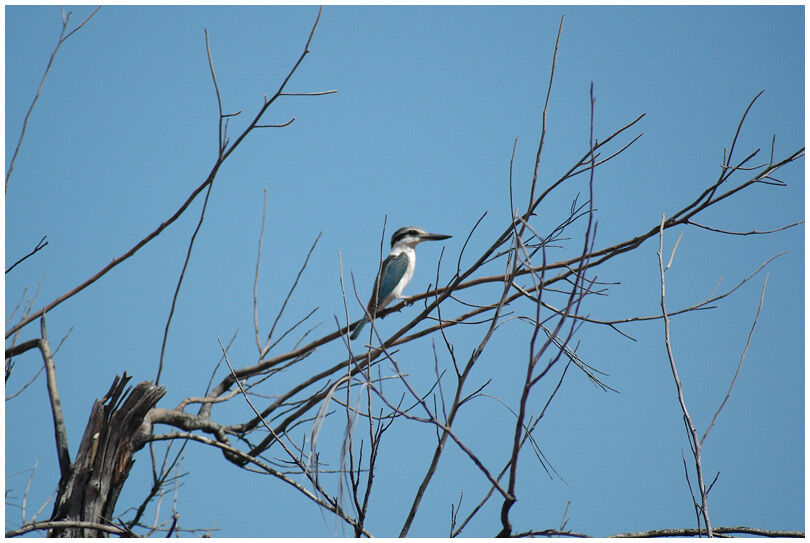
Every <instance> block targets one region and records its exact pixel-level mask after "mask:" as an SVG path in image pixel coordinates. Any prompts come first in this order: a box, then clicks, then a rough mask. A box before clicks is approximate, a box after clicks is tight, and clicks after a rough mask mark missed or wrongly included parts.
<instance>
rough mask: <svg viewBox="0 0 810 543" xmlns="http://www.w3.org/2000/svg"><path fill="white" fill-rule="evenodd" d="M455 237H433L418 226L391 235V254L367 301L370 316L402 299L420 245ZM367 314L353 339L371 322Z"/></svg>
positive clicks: (442, 235)
mask: <svg viewBox="0 0 810 543" xmlns="http://www.w3.org/2000/svg"><path fill="white" fill-rule="evenodd" d="M451 237H452V236H445V235H444V234H431V233H430V232H428V231H427V230H425V229H423V228H419V227H418V226H404V227H402V228H400V229H399V230H397V231H396V232H394V234H393V235H392V236H391V252H390V253H388V257H386V259H385V260H384V261H383V263H382V266H380V272H379V273H378V274H377V279H376V280H375V281H374V290H373V291H372V293H371V299H370V300H369V301H368V315H372V316H373V315H374V314H375V313H376V312H377V311H380V310H381V309H382V308H384V307H385V306H386V305H388V304H389V303H391V301H393V300H395V299H399V298H402V297H403V296H402V291H403V290H404V289H405V287H406V286H407V285H408V283H409V282H410V281H411V278H412V277H413V270H414V268H415V267H416V250H415V249H414V248H415V247H416V246H417V245H419V244H420V243H422V242H423V241H438V240H442V239H448V238H451ZM368 315H363V318H362V319H360V323H359V324H358V325H357V327H356V328H355V329H354V332H352V335H351V338H352V339H357V336H359V335H360V331H361V330H362V329H363V327H364V326H365V325H366V323H367V322H368Z"/></svg>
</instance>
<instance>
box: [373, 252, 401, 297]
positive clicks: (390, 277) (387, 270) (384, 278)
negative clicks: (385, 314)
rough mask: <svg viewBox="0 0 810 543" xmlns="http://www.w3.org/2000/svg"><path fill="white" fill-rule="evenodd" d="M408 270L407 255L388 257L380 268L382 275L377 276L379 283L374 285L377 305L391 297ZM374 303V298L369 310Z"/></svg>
mask: <svg viewBox="0 0 810 543" xmlns="http://www.w3.org/2000/svg"><path fill="white" fill-rule="evenodd" d="M407 269H408V255H406V254H405V253H399V254H398V255H397V256H391V255H388V258H386V259H385V260H384V261H383V263H382V266H381V267H380V275H378V276H377V281H376V282H375V284H374V292H376V293H377V296H376V299H377V304H379V303H380V302H382V301H383V300H385V299H386V298H388V296H390V295H391V293H392V292H393V291H394V288H395V287H396V286H397V285H398V284H399V281H400V279H402V276H403V275H405V271H406V270H407ZM373 303H374V298H373V297H372V299H371V301H370V302H369V309H370V308H371V305H372V304H373Z"/></svg>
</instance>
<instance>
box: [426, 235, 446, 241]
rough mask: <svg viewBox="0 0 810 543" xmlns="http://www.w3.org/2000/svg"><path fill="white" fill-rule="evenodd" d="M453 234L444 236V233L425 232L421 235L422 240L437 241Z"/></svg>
mask: <svg viewBox="0 0 810 543" xmlns="http://www.w3.org/2000/svg"><path fill="white" fill-rule="evenodd" d="M452 237H453V236H445V235H444V234H425V235H423V236H421V238H422V241H439V240H440V239H448V238H452Z"/></svg>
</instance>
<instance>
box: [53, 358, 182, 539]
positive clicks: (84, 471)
mask: <svg viewBox="0 0 810 543" xmlns="http://www.w3.org/2000/svg"><path fill="white" fill-rule="evenodd" d="M131 379H132V377H131V376H127V374H126V372H125V373H124V375H123V377H119V376H116V377H115V380H114V381H113V384H112V386H111V387H110V390H109V391H108V392H107V394H105V395H104V397H103V398H101V399H100V400H96V401H95V403H94V404H93V409H92V410H91V412H90V420H89V421H88V422H87V427H86V428H85V430H84V436H82V441H81V443H80V445H79V451H78V453H77V455H76V461H75V462H74V463H73V464H72V465H71V466H70V470H69V471H68V472H66V473H63V474H62V479H61V481H60V482H59V492H58V495H57V499H56V502H55V504H54V511H53V515H52V517H51V520H55V521H56V520H62V521H74V522H92V523H98V524H107V525H110V524H112V523H113V511H114V510H115V502H116V501H117V500H118V495H119V494H120V493H121V489H122V488H123V486H124V483H125V482H126V480H127V476H128V475H129V470H130V468H131V467H132V464H133V463H134V460H133V459H132V453H133V452H134V451H135V450H136V448H140V447H142V446H143V443H139V444H138V445H137V447H136V445H135V444H134V443H133V437H134V436H135V434H136V432H137V431H138V428H139V427H140V426H141V423H143V419H144V417H145V416H146V414H147V413H148V412H149V410H150V409H152V408H153V407H154V406H155V405H156V404H157V402H158V400H160V398H162V397H163V395H164V394H166V389H165V388H163V387H162V386H158V385H154V384H153V383H152V382H151V381H144V382H141V383H138V384H137V385H135V387H134V388H127V383H128V382H129V381H130V380H131ZM48 535H49V536H50V537H105V536H107V535H108V534H107V532H105V531H103V530H98V529H92V528H88V527H81V526H77V527H64V528H58V529H56V528H55V529H52V530H51V531H50V532H49V533H48Z"/></svg>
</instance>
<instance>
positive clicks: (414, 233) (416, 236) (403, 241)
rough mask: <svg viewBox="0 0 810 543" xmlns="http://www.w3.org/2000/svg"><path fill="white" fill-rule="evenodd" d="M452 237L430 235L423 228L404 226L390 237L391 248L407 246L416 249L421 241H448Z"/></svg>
mask: <svg viewBox="0 0 810 543" xmlns="http://www.w3.org/2000/svg"><path fill="white" fill-rule="evenodd" d="M450 237H452V236H445V235H444V234H431V233H430V232H428V231H427V230H425V229H424V228H419V227H418V226H404V227H402V228H400V229H399V230H397V231H396V232H394V234H393V235H392V236H391V247H393V246H394V245H397V244H400V245H407V246H408V247H416V245H417V244H419V243H422V242H423V241H438V240H440V239H448V238H450Z"/></svg>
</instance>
